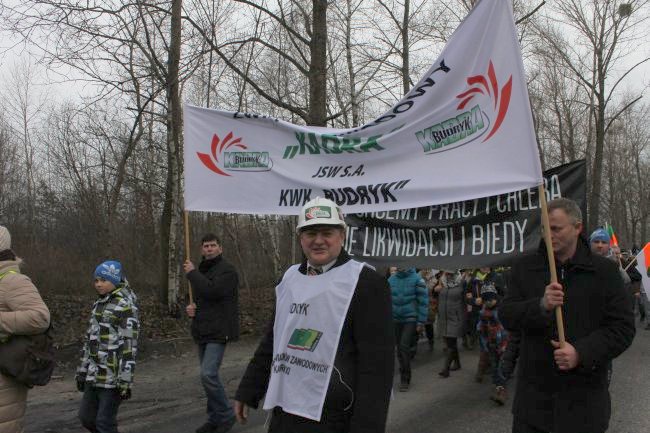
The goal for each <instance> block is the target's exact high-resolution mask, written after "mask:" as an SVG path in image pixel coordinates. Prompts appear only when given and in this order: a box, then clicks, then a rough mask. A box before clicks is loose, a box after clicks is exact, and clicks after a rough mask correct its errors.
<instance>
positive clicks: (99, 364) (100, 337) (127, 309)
mask: <svg viewBox="0 0 650 433" xmlns="http://www.w3.org/2000/svg"><path fill="white" fill-rule="evenodd" d="M139 328H140V323H139V321H138V307H137V297H136V296H135V293H133V291H131V289H130V288H129V286H128V283H127V282H124V283H122V284H120V286H119V287H118V288H117V289H115V290H113V291H112V292H111V293H108V294H106V295H103V296H100V297H99V298H98V299H97V300H96V301H95V304H94V305H93V309H92V311H91V313H90V321H89V325H88V330H87V331H86V338H85V340H84V345H83V348H82V350H81V365H80V366H79V368H77V377H76V379H77V381H85V382H86V383H92V384H93V385H94V386H96V387H99V388H118V387H119V388H129V387H130V386H131V383H132V382H133V372H134V370H135V357H136V354H137V348H138V331H139Z"/></svg>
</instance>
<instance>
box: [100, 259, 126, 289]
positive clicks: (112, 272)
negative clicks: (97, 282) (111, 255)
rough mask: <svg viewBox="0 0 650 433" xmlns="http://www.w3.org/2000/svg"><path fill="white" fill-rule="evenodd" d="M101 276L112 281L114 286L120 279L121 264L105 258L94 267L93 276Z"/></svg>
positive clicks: (117, 284)
mask: <svg viewBox="0 0 650 433" xmlns="http://www.w3.org/2000/svg"><path fill="white" fill-rule="evenodd" d="M98 277H99V278H103V279H104V280H106V281H110V282H111V283H113V285H114V286H115V287H117V286H119V284H120V282H121V281H122V264H121V263H120V262H118V261H115V260H107V261H105V262H104V263H102V264H101V265H99V266H97V268H95V275H94V278H98Z"/></svg>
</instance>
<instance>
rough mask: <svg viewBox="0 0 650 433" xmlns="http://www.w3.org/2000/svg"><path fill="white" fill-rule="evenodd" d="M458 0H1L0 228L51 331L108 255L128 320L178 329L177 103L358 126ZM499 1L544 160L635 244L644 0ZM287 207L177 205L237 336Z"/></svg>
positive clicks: (261, 295) (257, 317) (646, 190)
mask: <svg viewBox="0 0 650 433" xmlns="http://www.w3.org/2000/svg"><path fill="white" fill-rule="evenodd" d="M485 1H487V0H485ZM503 1H510V0H503ZM473 3H475V1H474V0H435V1H431V0H330V1H327V0H276V1H270V0H269V1H264V0H167V1H164V0H148V1H142V0H127V1H122V0H119V1H118V0H114V1H111V0H105V1H100V0H83V1H82V0H68V1H59V0H23V1H15V0H0V26H1V27H0V32H1V34H2V42H1V43H0V50H2V51H1V55H2V57H1V58H0V59H1V60H0V61H1V63H0V73H2V77H3V79H2V82H1V83H0V224H4V225H6V226H8V227H9V228H10V230H11V232H12V235H13V245H14V249H15V251H16V252H17V254H18V255H19V256H21V257H23V259H24V260H25V267H24V271H25V272H26V273H27V274H28V275H30V277H32V279H33V280H34V281H35V283H36V285H37V286H38V287H39V290H40V291H41V293H42V295H43V297H44V298H45V300H46V302H48V304H49V305H50V309H51V310H52V312H53V317H54V323H55V331H56V334H57V340H58V342H59V343H60V344H62V345H74V344H76V341H77V339H78V338H79V337H80V332H81V331H80V330H81V329H83V326H84V322H85V320H84V319H85V317H86V316H85V315H86V314H87V312H88V309H89V307H90V304H91V302H92V299H93V298H94V294H93V289H92V287H91V277H92V271H93V269H94V268H95V266H96V265H97V264H98V263H99V262H100V261H102V260H104V259H106V258H117V259H120V260H121V261H122V262H123V264H124V266H125V269H126V273H127V276H128V278H129V281H130V282H131V284H132V285H133V286H134V288H135V289H136V290H137V292H138V295H139V297H140V300H141V303H142V304H143V318H144V329H145V336H147V337H149V338H154V339H155V338H158V337H164V338H175V336H178V335H186V333H187V329H186V325H187V323H186V320H187V319H186V318H184V314H182V310H183V306H184V303H185V300H186V293H187V288H186V285H185V281H184V278H182V274H181V272H180V271H181V268H180V264H181V262H182V260H183V258H184V256H185V253H186V252H185V251H184V247H183V244H184V243H183V236H182V233H183V231H182V230H183V229H182V208H183V200H182V179H183V161H182V154H183V153H182V146H183V143H182V103H183V102H187V103H191V104H194V105H198V106H205V107H214V108H220V109H224V110H232V111H240V112H249V113H259V114H263V115H269V116H273V117H277V118H281V119H285V120H287V121H290V122H294V123H299V124H309V125H318V126H331V127H343V128H351V127H355V126H359V125H362V124H364V123H366V122H368V121H371V120H373V119H375V118H376V117H377V116H379V115H381V114H382V113H383V112H384V111H385V110H386V109H387V108H388V107H390V106H391V105H392V104H393V103H394V102H396V101H397V100H399V99H400V97H401V96H402V95H404V94H405V93H407V92H408V91H409V90H410V88H411V86H412V85H413V83H414V82H417V81H418V79H419V78H420V74H421V73H423V72H424V71H426V69H427V68H428V67H429V65H430V64H431V62H432V61H433V60H435V58H436V57H437V55H438V54H439V52H440V51H441V49H442V47H443V46H444V44H445V42H446V40H447V39H448V38H449V36H450V35H451V34H452V32H453V30H454V29H455V28H456V27H457V25H458V24H459V23H460V21H461V20H462V19H463V18H464V17H465V16H466V14H467V13H468V12H469V10H471V8H472V7H473ZM513 9H514V14H515V20H516V23H517V29H518V33H519V38H520V43H521V46H522V51H523V55H524V63H525V66H526V73H527V82H528V88H529V93H530V99H531V105H532V110H533V117H534V121H535V128H536V133H537V137H538V146H539V152H540V155H541V159H542V161H541V162H542V168H543V169H546V168H550V167H554V166H556V165H560V164H563V163H566V162H570V161H574V160H577V159H582V158H584V159H586V161H587V167H588V174H587V180H588V185H587V187H588V192H587V198H588V221H587V228H588V229H589V230H591V229H593V228H594V227H596V226H598V225H602V224H603V223H604V222H609V223H610V224H611V225H612V226H613V227H614V228H615V230H616V235H617V237H618V239H619V242H620V243H621V244H622V246H623V247H624V248H630V247H632V246H633V245H636V246H642V245H643V244H644V243H645V242H647V241H648V234H649V229H650V219H649V217H650V144H649V143H650V122H648V119H649V118H650V104H649V103H648V99H647V90H648V87H649V86H650V23H649V21H650V4H649V0H624V1H621V0H528V1H526V0H514V1H513ZM459 170H462V167H459ZM467 175H471V173H467ZM295 223H296V221H295V217H280V216H269V215H233V214H220V213H192V214H191V215H190V226H191V233H190V237H191V239H192V240H193V243H192V245H193V247H192V248H193V250H192V251H191V255H192V257H193V258H195V260H196V259H198V257H199V248H198V245H199V239H200V237H201V235H202V234H203V233H205V232H207V231H214V232H216V233H217V234H218V235H219V236H220V237H221V239H222V243H223V245H224V255H225V256H226V257H227V258H228V259H229V260H230V261H231V262H232V263H233V264H234V265H235V266H236V268H237V269H238V271H239V273H240V291H241V300H242V325H243V329H244V332H245V333H250V332H257V331H259V329H260V327H261V326H263V324H264V322H265V320H266V318H267V317H268V306H269V304H270V302H271V301H270V300H271V299H272V287H273V285H274V282H275V281H277V279H278V278H279V276H280V275H281V274H282V272H283V270H284V269H285V268H286V267H287V265H288V264H290V263H294V262H296V261H297V260H299V259H300V250H299V247H298V246H297V245H296V243H295V237H294V227H295ZM432 267H435V264H432ZM80 318H81V320H80Z"/></svg>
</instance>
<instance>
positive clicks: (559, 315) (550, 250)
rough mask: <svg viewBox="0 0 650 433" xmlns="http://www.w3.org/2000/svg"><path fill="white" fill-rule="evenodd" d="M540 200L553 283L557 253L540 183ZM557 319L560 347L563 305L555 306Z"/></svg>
mask: <svg viewBox="0 0 650 433" xmlns="http://www.w3.org/2000/svg"><path fill="white" fill-rule="evenodd" d="M538 192H539V202H540V205H541V207H542V227H543V236H544V243H545V244H546V253H547V254H548V266H549V268H550V271H551V283H557V282H558V281H557V269H556V268H555V255H554V254H553V242H552V241H551V224H550V222H549V220H548V207H547V205H546V191H545V190H544V184H541V185H539V187H538ZM555 321H556V322H557V334H558V337H559V340H560V347H563V346H564V343H565V342H566V339H565V338H564V319H563V318H562V307H561V306H559V305H558V306H557V307H555Z"/></svg>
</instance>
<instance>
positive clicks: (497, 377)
mask: <svg viewBox="0 0 650 433" xmlns="http://www.w3.org/2000/svg"><path fill="white" fill-rule="evenodd" d="M480 299H481V301H482V305H483V307H482V308H481V311H480V312H479V320H478V323H477V325H476V330H477V333H478V337H479V344H480V350H481V354H480V359H479V368H478V371H477V373H476V380H477V382H480V381H481V380H482V377H483V374H484V373H485V371H486V370H487V364H488V363H489V364H490V365H492V383H493V385H494V386H495V391H494V394H493V395H492V397H490V398H491V399H492V400H493V401H495V402H496V403H497V404H499V405H503V404H505V402H506V399H507V395H506V388H505V386H506V379H505V378H504V377H503V376H502V374H501V372H500V369H499V368H498V366H499V362H500V360H501V356H502V355H503V353H504V352H505V350H506V348H507V346H508V333H507V332H506V330H505V329H504V327H503V325H501V322H500V321H499V314H498V310H497V305H498V300H499V296H498V294H497V289H496V287H495V286H494V284H491V283H486V284H484V285H483V287H482V288H481V297H480ZM486 361H487V362H486Z"/></svg>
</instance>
